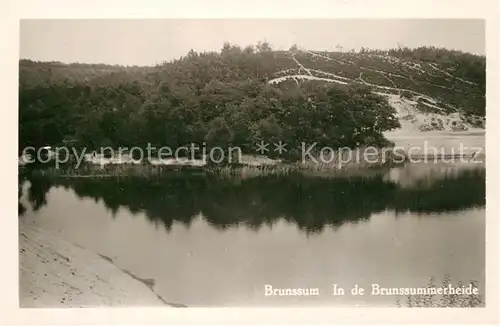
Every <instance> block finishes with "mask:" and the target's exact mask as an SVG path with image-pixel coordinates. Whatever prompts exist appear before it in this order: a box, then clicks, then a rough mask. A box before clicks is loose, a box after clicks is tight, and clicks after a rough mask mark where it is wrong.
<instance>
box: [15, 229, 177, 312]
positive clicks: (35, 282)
mask: <svg viewBox="0 0 500 326" xmlns="http://www.w3.org/2000/svg"><path fill="white" fill-rule="evenodd" d="M19 302H20V307H22V308H31V307H93V306H94V307H95V306H138V305H140V306H158V305H161V306H167V307H168V304H167V303H166V302H165V301H163V300H162V299H161V298H160V297H159V296H157V294H156V293H155V292H154V291H153V289H152V288H148V286H147V285H146V284H143V283H141V281H140V280H138V279H137V278H135V277H134V275H131V274H127V272H124V271H122V270H120V269H119V268H118V267H117V266H115V265H114V264H113V263H112V261H109V260H106V259H103V258H102V257H101V256H99V255H98V254H96V253H93V252H90V251H89V250H86V249H84V248H82V247H80V246H78V245H76V244H73V243H71V242H68V241H66V240H64V239H62V238H60V237H59V236H57V235H55V234H52V233H49V232H45V231H43V230H41V229H39V228H36V227H34V226H31V225H27V223H23V222H22V221H20V223H19Z"/></svg>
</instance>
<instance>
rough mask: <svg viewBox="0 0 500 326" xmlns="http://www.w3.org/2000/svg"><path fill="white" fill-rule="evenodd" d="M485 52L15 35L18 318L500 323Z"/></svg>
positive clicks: (53, 22)
mask: <svg viewBox="0 0 500 326" xmlns="http://www.w3.org/2000/svg"><path fill="white" fill-rule="evenodd" d="M486 35H487V20H486V19H481V18H445V17H444V18H424V17H423V18H401V17H393V18H368V17H367V18H362V17H352V18H318V19H312V18H286V19H277V18H274V19H271V18H266V19H264V18H216V19H207V18H190V19H187V18H99V19H98V18H92V19H83V18H64V19H63V18H50V19H37V18H25V19H20V20H19V43H18V44H19V53H18V68H17V70H18V85H17V88H18V94H17V97H18V108H17V120H18V129H17V135H16V136H17V151H18V153H17V155H18V156H17V176H18V189H17V191H18V204H17V206H18V209H17V210H18V219H17V223H16V224H17V225H18V234H17V236H18V239H17V240H16V241H17V243H18V248H17V251H18V252H17V253H16V255H17V257H18V266H17V267H18V280H17V283H18V284H17V285H16V287H17V288H18V305H19V308H20V309H21V310H22V309H25V308H28V309H29V308H38V309H40V308H45V309H52V308H59V309H63V310H64V309H67V308H120V307H121V308H168V309H170V310H171V309H176V308H187V309H188V310H191V309H193V308H401V310H404V311H408V309H407V308H470V309H471V310H470V311H472V310H477V309H484V308H485V307H487V306H488V307H489V306H490V305H489V302H488V300H487V298H488V297H489V296H488V295H487V292H488V291H490V288H491V287H490V284H493V283H489V282H490V278H489V277H487V275H489V274H488V272H487V263H486V262H487V260H488V259H487V245H486V244H487V240H488V239H487V238H488V236H487V218H486V197H487V196H486V188H487V187H486V184H487V182H486V175H487V174H486V156H487V153H486V125H487V119H486V116H487V115H486V111H487V110H486V106H487V96H486V94H487V87H486V86H487V82H486V81H487V73H486V71H487V69H486V67H487V65H488V69H490V57H488V58H487V55H486V53H487V47H488V40H487V36H486ZM497 59H498V58H497ZM488 73H490V72H488ZM488 94H490V93H488ZM488 96H489V95H488ZM488 103H490V102H488ZM491 109H492V108H491V107H490V104H488V110H491ZM493 109H494V108H493ZM13 112H14V111H13ZM489 131H490V130H489V129H488V132H489ZM490 145H491V144H489V145H488V146H489V148H490V149H491V146H490ZM488 154H489V153H488ZM489 167H491V165H490V166H489ZM9 173H11V174H15V173H14V171H11V172H9ZM488 178H490V169H489V170H488ZM490 199H491V196H490V195H488V205H489V204H490ZM491 263H492V261H491V260H488V264H491ZM493 263H496V262H493ZM495 282H496V281H495ZM494 284H497V283H494ZM472 308H476V309H472ZM180 310H183V309H180ZM468 311H469V310H468ZM388 317H389V316H388ZM75 322H78V321H75Z"/></svg>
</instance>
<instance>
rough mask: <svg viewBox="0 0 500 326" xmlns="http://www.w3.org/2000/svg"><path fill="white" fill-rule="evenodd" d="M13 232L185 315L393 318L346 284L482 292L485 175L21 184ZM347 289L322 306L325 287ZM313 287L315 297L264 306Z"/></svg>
mask: <svg viewBox="0 0 500 326" xmlns="http://www.w3.org/2000/svg"><path fill="white" fill-rule="evenodd" d="M22 189H23V192H22V196H21V202H22V203H23V205H24V207H25V209H26V211H25V212H24V214H23V215H22V216H20V221H21V222H23V223H32V224H34V225H36V226H38V227H40V228H42V229H44V230H48V231H51V232H54V233H57V234H59V235H60V236H61V237H63V238H65V239H67V240H70V241H72V242H74V243H76V244H78V245H80V246H83V247H85V248H87V249H89V250H91V251H93V252H96V253H99V254H101V255H104V256H107V257H109V258H111V259H112V260H113V262H114V263H115V264H116V265H117V266H119V267H120V268H122V269H126V270H128V271H130V272H132V273H133V274H135V275H137V276H138V277H140V278H147V279H154V280H155V287H154V289H155V291H156V292H157V293H159V294H160V295H161V296H162V297H163V298H164V299H165V300H166V301H168V302H173V303H179V304H184V305H187V306H188V307H196V306H291V305H301V306H356V305H369V306H394V305H395V303H396V297H394V296H372V295H365V296H353V295H351V294H350V293H349V289H350V288H351V287H353V286H354V285H355V284H358V285H359V286H360V287H364V288H365V289H367V291H368V292H369V290H370V289H371V286H372V284H374V283H376V284H380V286H382V287H424V286H426V285H427V284H428V282H429V279H430V278H431V277H434V278H435V279H436V283H437V284H439V283H440V282H441V280H442V279H443V278H444V277H445V275H449V276H450V277H451V279H452V281H453V282H457V281H462V282H464V283H466V284H468V282H469V281H470V280H477V281H478V285H479V289H480V293H482V294H484V289H485V284H484V283H485V276H484V274H485V167H484V164H470V163H468V164H466V163H456V164H430V163H428V164H424V163H414V164H406V165H404V166H399V167H395V168H390V169H389V168H387V169H385V170H381V171H380V172H379V173H375V174H373V173H371V174H370V175H367V176H363V175H360V176H355V177H341V176H337V177H324V176H322V177H317V176H316V177H312V176H303V175H293V176H287V177H283V176H281V177H278V176H276V177H269V176H268V177H253V178H246V179H245V178H236V177H234V178H218V177H214V176H204V175H195V174H186V173H185V174H173V175H172V176H169V177H166V178H163V179H159V180H154V181H152V180H142V179H127V178H123V179H90V178H79V179H67V180H51V179H43V178H38V179H33V178H32V179H31V180H25V181H23V187H22ZM333 284H338V286H339V287H342V288H344V289H345V290H346V292H347V293H346V295H344V296H334V295H332V285H333ZM266 285H272V286H273V287H275V288H318V289H319V291H320V295H319V296H300V297H299V296H265V295H264V294H265V293H264V289H265V286H266Z"/></svg>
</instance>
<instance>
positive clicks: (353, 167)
mask: <svg viewBox="0 0 500 326" xmlns="http://www.w3.org/2000/svg"><path fill="white" fill-rule="evenodd" d="M365 153H366V155H365ZM406 161H407V156H405V155H404V153H403V155H402V153H398V154H395V153H394V152H393V151H392V150H390V149H386V150H379V151H378V153H374V152H371V153H367V151H366V149H357V150H354V151H351V152H350V153H349V152H344V153H342V152H340V153H330V154H329V155H326V154H325V155H319V154H311V155H308V156H307V157H306V159H304V160H301V161H296V162H282V161H279V160H271V159H268V158H266V157H263V156H261V157H258V156H251V155H243V156H242V159H241V160H240V161H239V162H240V163H231V164H228V163H224V164H213V163H212V164H210V163H208V164H206V165H204V166H192V165H189V164H188V163H187V164H178V165H174V164H170V165H161V164H150V163H149V162H148V163H146V162H143V163H139V164H133V163H120V164H96V163H90V162H84V163H82V164H81V165H79V166H78V165H77V164H74V163H71V164H69V163H68V164H64V165H60V166H59V167H57V168H56V166H55V164H53V163H52V164H39V165H33V166H31V167H27V169H31V170H32V172H33V173H34V174H36V175H42V176H47V177H65V178H89V177H90V178H109V177H141V178H161V177H162V176H167V175H171V174H175V173H183V172H190V173H200V174H210V175H217V176H227V177H231V176H239V177H244V178H246V177H253V176H266V175H290V174H297V173H300V174H306V175H307V174H310V175H327V176H328V175H337V174H350V175H356V174H358V173H359V174H363V173H366V172H367V171H368V170H376V169H378V168H384V167H391V166H395V165H397V164H402V163H405V162H406Z"/></svg>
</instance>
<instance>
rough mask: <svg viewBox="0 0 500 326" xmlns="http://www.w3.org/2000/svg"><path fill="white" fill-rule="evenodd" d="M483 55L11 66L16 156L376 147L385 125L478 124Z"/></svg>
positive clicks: (397, 52)
mask: <svg viewBox="0 0 500 326" xmlns="http://www.w3.org/2000/svg"><path fill="white" fill-rule="evenodd" d="M485 66H486V60H485V57H482V56H476V55H472V54H467V53H462V52H458V51H449V50H445V49H437V48H417V49H407V48H403V49H394V50H389V51H373V50H366V49H362V50H361V51H359V52H340V51H337V52H319V51H310V50H305V49H300V48H297V47H296V46H293V47H292V48H290V49H289V50H287V51H274V50H272V48H271V47H270V46H269V44H267V43H260V44H258V45H257V46H255V47H252V46H249V47H246V48H240V47H237V46H232V45H230V44H226V45H224V47H223V48H222V49H221V51H220V52H205V53H196V52H194V51H190V52H189V53H188V54H187V55H186V56H185V57H182V58H179V59H177V60H174V61H171V62H165V63H164V64H161V65H158V66H155V67H122V66H111V65H104V64H97V65H96V64H62V63H58V62H33V61H30V60H21V61H20V81H19V82H20V84H19V85H20V86H19V87H20V88H19V121H20V142H19V144H20V148H23V147H25V146H45V145H57V144H61V143H63V141H67V140H71V141H73V143H74V144H77V145H78V146H87V147H89V148H98V147H100V146H141V147H145V146H147V144H148V143H151V144H152V145H155V146H182V145H185V144H188V143H198V144H201V143H206V144H207V145H208V146H215V145H218V146H220V145H227V144H231V145H234V146H241V147H242V148H244V149H245V150H248V151H252V148H253V147H254V146H253V144H255V142H256V141H258V140H266V141H269V142H272V141H278V140H281V141H283V142H287V143H288V144H289V145H290V147H293V146H295V145H298V144H300V143H301V142H309V143H312V142H317V143H318V144H319V145H321V144H324V145H325V146H356V145H357V144H363V143H364V144H375V145H384V142H385V140H384V138H383V136H382V133H383V132H384V131H387V130H391V129H394V128H401V127H403V128H415V130H420V131H425V130H432V129H438V130H439V129H440V130H443V129H444V130H447V129H450V130H465V129H468V128H471V127H481V126H484V116H485V87H486V86H485V85H486V69H485Z"/></svg>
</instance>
